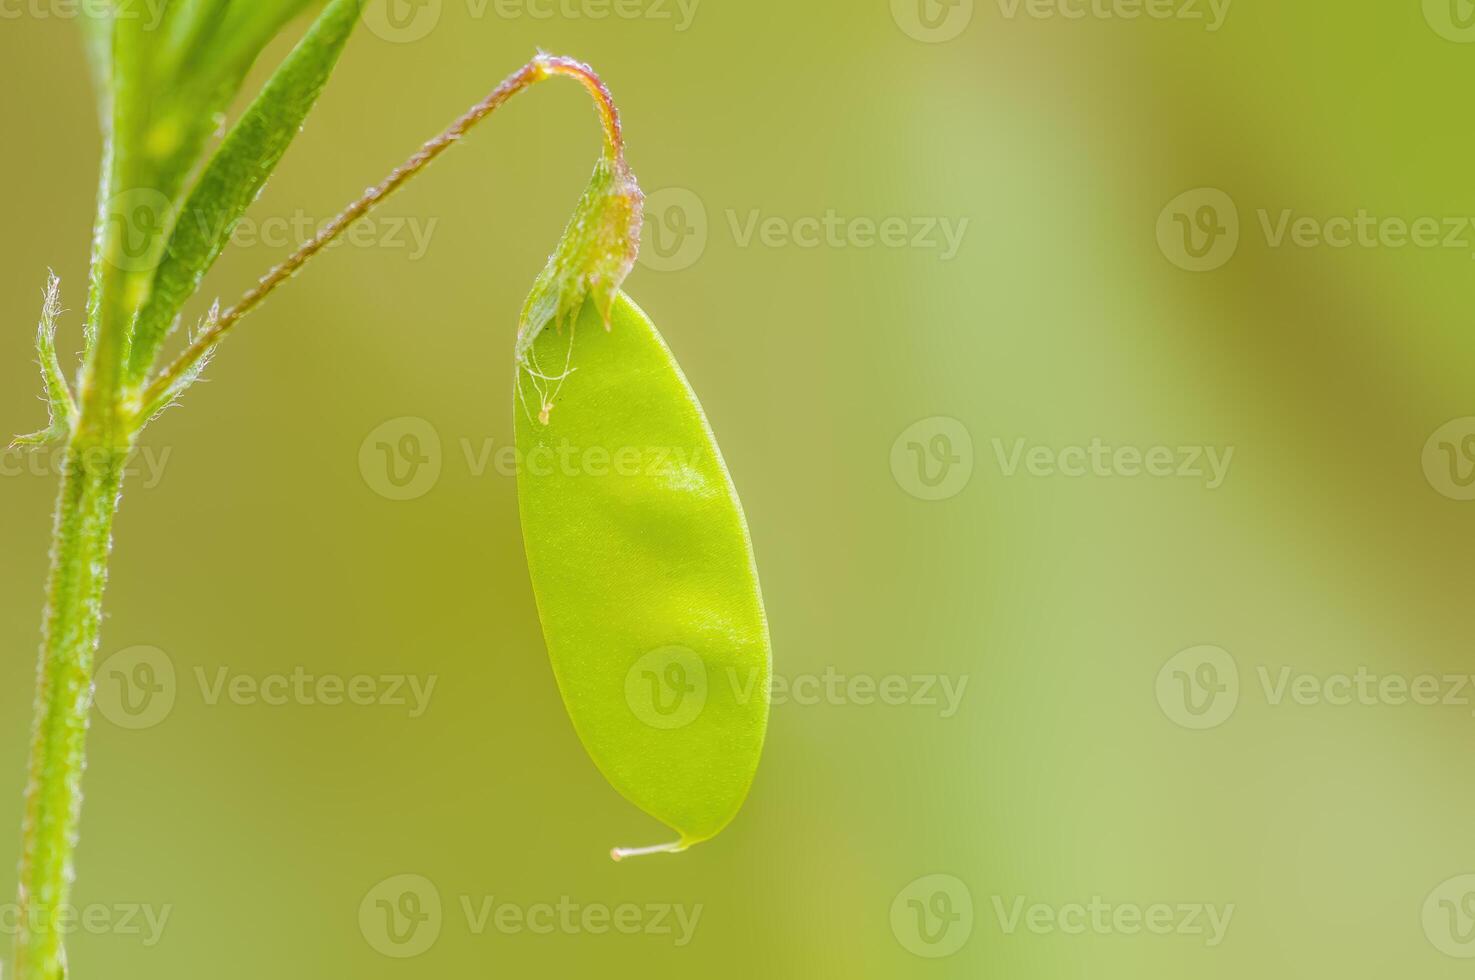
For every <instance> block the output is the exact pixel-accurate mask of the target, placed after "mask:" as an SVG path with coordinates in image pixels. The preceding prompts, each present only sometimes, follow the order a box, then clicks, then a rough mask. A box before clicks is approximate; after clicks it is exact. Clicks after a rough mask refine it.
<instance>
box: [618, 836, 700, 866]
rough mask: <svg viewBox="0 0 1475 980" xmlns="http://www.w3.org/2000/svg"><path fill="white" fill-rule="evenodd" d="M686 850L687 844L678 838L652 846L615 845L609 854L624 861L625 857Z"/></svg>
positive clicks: (675, 852) (677, 852)
mask: <svg viewBox="0 0 1475 980" xmlns="http://www.w3.org/2000/svg"><path fill="white" fill-rule="evenodd" d="M684 850H686V845H685V844H684V843H682V842H681V841H679V840H678V841H672V842H671V843H669V844H655V845H652V846H651V847H615V848H611V849H610V852H609V856H610V858H611V859H613V860H615V861H623V860H625V858H633V857H644V856H645V855H647V854H679V853H680V852H682V851H684Z"/></svg>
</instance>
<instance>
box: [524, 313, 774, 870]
mask: <svg viewBox="0 0 1475 980" xmlns="http://www.w3.org/2000/svg"><path fill="white" fill-rule="evenodd" d="M608 322H609V326H608V328H606V326H605V324H604V312H603V311H601V310H599V309H598V308H597V307H596V304H595V303H593V302H590V303H587V304H586V305H585V306H584V308H583V312H582V314H581V315H580V317H579V319H578V321H577V323H575V324H570V325H569V328H568V329H567V330H564V331H562V332H559V331H554V330H544V331H542V332H541V333H539V334H538V335H537V336H536V337H534V338H533V341H532V342H531V343H530V344H529V345H528V347H527V357H526V359H525V360H524V361H522V362H520V363H519V367H518V377H517V389H518V391H517V399H516V406H515V412H516V414H517V445H518V450H519V457H520V467H519V474H518V498H519V505H520V509H521V514H522V528H523V538H524V542H525V544H526V548H527V557H528V567H529V570H530V571H531V574H532V581H533V588H534V592H535V593H536V595H537V600H538V611H539V615H540V617H541V619H542V623H543V631H544V635H545V637H546V639H547V643H548V652H549V655H550V657H551V658H552V661H553V667H554V672H555V674H556V675H557V678H558V684H559V688H560V690H561V691H562V693H563V699H564V703H565V704H566V705H567V707H568V712H569V715H570V717H571V718H572V719H573V723H574V727H575V729H577V731H578V733H579V737H580V739H581V740H582V741H583V743H584V747H585V749H587V750H588V752H589V755H590V756H591V757H592V758H593V760H594V762H595V764H596V765H597V766H598V767H599V769H600V770H601V771H602V772H603V773H604V775H605V777H606V778H608V780H609V781H610V783H611V784H612V785H613V786H614V787H615V788H616V789H617V790H619V791H620V792H621V793H622V794H624V795H625V797H626V798H628V799H629V800H630V801H631V802H632V803H634V804H635V805H637V806H639V807H640V808H641V809H643V810H645V811H646V812H647V813H649V814H650V815H651V816H653V817H655V818H657V819H658V820H661V821H662V822H664V823H666V824H667V825H669V826H671V827H672V828H674V829H675V830H676V831H677V832H678V833H679V834H680V839H679V840H678V841H676V842H675V843H673V844H669V845H663V846H660V847H657V848H643V849H638V850H616V851H615V852H614V853H615V856H616V857H617V858H618V857H623V856H628V855H631V854H637V853H647V852H649V851H652V850H665V851H676V850H683V849H685V848H686V847H688V846H690V845H691V844H694V843H697V842H699V841H702V840H706V839H708V838H710V837H712V836H713V835H715V834H716V833H717V832H718V831H720V830H721V829H722V828H723V827H724V826H726V825H727V823H728V822H729V821H730V820H731V819H732V818H733V816H734V815H735V814H736V813H737V811H738V809H739V808H740V807H741V805H742V802H743V800H744V798H745V797H746V796H747V793H748V788H749V786H750V784H751V783H752V780H753V775H754V773H755V771H756V769H757V766H758V759H759V755H760V754H761V751H762V747H763V738H764V733H765V731H766V729H767V724H768V709H769V678H770V673H771V666H770V652H769V638H768V626H767V620H766V618H765V615H764V610H763V601H762V597H761V594H760V590H759V585H758V576H757V570H756V566H755V564H754V560H753V552H752V546H751V544H750V542H749V538H748V529H747V524H746V521H745V520H744V517H743V512H742V506H741V504H740V503H739V501H738V497H737V493H736V491H735V490H734V488H733V484H732V480H731V478H730V477H729V475H728V472H727V468H726V466H725V464H724V463H723V460H722V456H721V453H720V451H719V450H718V448H717V443H716V440H715V439H714V437H713V435H712V431H711V428H710V427H709V426H708V424H707V420H706V417H705V415H704V414H703V412H702V408H701V406H700V404H698V402H697V399H696V395H695V394H694V393H693V392H692V390H691V388H690V386H689V385H688V384H687V382H686V379H685V377H684V376H683V375H682V373H681V369H680V367H679V366H678V365H677V363H676V361H675V359H674V358H673V357H672V355H671V352H670V351H669V350H668V349H667V347H666V345H665V343H664V342H663V341H662V339H661V337H660V335H659V334H658V333H657V332H656V329H655V327H654V326H653V325H652V324H651V322H650V320H649V319H648V318H647V317H646V316H645V314H644V313H642V312H641V311H640V310H639V309H638V308H637V307H636V306H635V304H634V303H632V302H631V301H630V300H629V299H628V298H627V297H625V295H624V294H623V293H620V294H618V295H617V296H615V297H614V298H613V302H612V305H611V307H610V309H609V321H608ZM545 368H547V370H544V369H545ZM550 385H551V386H552V388H551V389H550V388H549V387H548V386H550ZM538 404H548V405H551V406H552V409H551V411H550V412H548V413H546V416H545V417H546V418H547V421H546V423H545V422H543V421H540V419H539V418H538V415H537V412H536V411H535V410H534V408H533V406H534V405H538Z"/></svg>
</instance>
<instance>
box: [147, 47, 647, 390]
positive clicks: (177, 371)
mask: <svg viewBox="0 0 1475 980" xmlns="http://www.w3.org/2000/svg"><path fill="white" fill-rule="evenodd" d="M553 75H562V76H565V77H568V78H572V79H574V80H576V81H578V82H580V83H582V84H583V86H584V87H585V88H586V89H588V90H589V93H590V94H591V95H592V96H593V97H594V103H595V108H596V110H597V111H598V112H599V118H600V122H601V124H602V125H603V127H604V152H605V154H606V155H607V156H609V157H611V158H615V157H619V156H620V155H621V154H622V153H623V152H624V145H625V141H624V135H623V133H622V131H621V128H620V113H619V110H618V109H617V108H616V107H615V103H614V100H613V98H611V96H610V93H609V89H608V88H606V87H605V84H604V82H603V81H601V80H600V78H599V76H598V75H596V74H595V73H594V71H593V69H591V68H590V67H589V66H588V65H586V64H584V63H582V62H579V61H575V60H574V59H572V58H563V57H554V56H551V55H538V57H536V58H534V59H533V60H532V61H530V62H528V63H527V64H526V65H523V66H522V67H521V68H519V69H518V70H517V71H515V72H513V73H512V74H511V75H509V76H508V77H507V78H505V79H504V80H503V81H502V83H501V84H500V85H498V86H497V87H496V88H494V89H493V90H492V91H491V93H490V94H488V95H487V97H486V98H484V99H482V100H481V101H480V102H478V103H477V104H476V105H474V106H472V107H471V108H470V109H468V110H467V111H466V112H465V114H463V115H462V116H461V117H460V118H459V119H457V120H456V121H455V122H453V123H452V124H451V125H450V127H449V128H447V129H446V130H445V132H443V133H441V134H440V135H439V136H436V137H435V138H433V139H431V140H429V141H427V142H426V143H425V144H424V145H423V146H421V147H420V149H419V150H418V151H416V153H415V155H414V156H412V157H410V158H409V159H408V160H406V161H405V162H404V163H403V164H401V165H400V166H399V167H397V168H396V169H395V170H394V171H393V172H392V173H390V175H389V176H388V177H386V178H384V180H383V181H381V182H380V183H379V184H378V185H377V186H375V187H372V188H370V189H369V190H368V191H366V192H365V193H364V196H363V197H361V198H359V199H358V200H356V201H354V202H353V203H352V204H350V205H349V206H348V207H347V208H345V209H344V210H343V213H341V214H340V215H338V217H336V218H334V219H333V220H332V221H331V222H329V223H328V224H327V225H325V226H324V227H323V228H322V230H320V231H319V232H318V234H317V235H316V236H315V237H314V238H313V239H312V240H311V241H309V242H307V243H306V244H305V245H303V246H302V247H301V248H299V249H298V250H297V251H296V252H295V253H293V254H292V255H291V256H289V257H288V258H287V259H286V260H284V261H283V262H282V263H281V264H280V265H278V266H276V268H274V269H272V270H271V271H270V272H268V273H267V274H266V275H265V276H262V277H261V279H260V280H259V281H258V282H257V283H256V285H255V286H253V287H252V288H251V289H250V290H248V291H247V292H246V294H245V295H243V296H242V297H241V298H240V300H238V301H237V302H236V304H235V305H234V306H232V307H231V308H230V309H228V310H226V311H225V312H224V313H221V314H220V316H219V317H218V318H217V319H216V320H215V322H214V323H213V324H212V325H211V326H210V327H208V328H207V329H205V330H202V331H201V332H200V335H199V336H198V337H196V338H195V340H194V342H193V343H191V344H190V346H189V347H188V348H187V349H186V350H185V351H184V353H182V354H180V355H179V357H178V358H176V359H175V360H174V362H173V363H172V364H170V365H169V366H168V367H167V368H165V369H164V370H163V371H162V372H161V373H160V374H159V376H158V377H157V378H156V379H155V380H154V382H153V383H152V384H151V385H150V386H149V388H148V390H147V391H146V392H144V395H143V399H142V402H143V404H144V405H151V404H155V403H157V402H161V401H167V400H168V398H169V395H170V392H171V391H173V390H174V388H175V387H176V386H177V385H178V384H179V382H180V380H181V379H183V378H185V377H187V376H188V375H189V372H190V370H191V369H192V368H194V367H195V365H197V364H199V363H200V361H201V360H202V359H203V358H205V357H206V356H207V355H208V354H209V353H210V352H211V351H212V350H214V349H215V347H216V345H218V344H219V343H220V341H221V340H222V339H224V337H225V335H226V334H227V333H228V332H229V331H230V329H231V328H232V327H234V326H235V325H236V323H237V322H238V321H239V320H240V319H241V318H242V317H244V316H245V315H246V314H247V313H250V312H251V311H252V310H254V309H255V308H256V307H257V306H258V305H260V303H261V301H262V300H264V299H266V297H267V296H269V295H271V293H272V291H273V290H275V289H276V288H277V287H278V286H280V285H281V284H282V283H284V282H286V281H287V280H288V279H291V278H292V277H293V276H294V275H296V274H297V272H298V270H299V269H301V268H302V267H303V266H304V265H306V264H307V261H308V260H309V259H311V258H312V257H313V256H314V255H316V254H318V253H319V252H321V251H322V250H323V249H324V248H326V247H327V246H328V245H329V244H331V243H332V242H333V240H334V239H336V238H337V237H338V236H339V235H341V234H343V232H344V231H345V230H346V229H347V228H348V227H349V226H350V225H352V224H353V223H354V222H355V221H357V220H358V219H359V218H362V217H363V216H364V215H366V214H368V213H369V212H370V211H371V210H373V209H374V207H375V206H377V205H378V204H380V203H381V202H383V201H384V200H385V199H386V198H387V197H389V195H391V194H393V193H394V192H395V191H396V190H398V189H399V188H400V187H401V186H402V185H403V184H404V183H405V182H406V181H408V180H409V179H410V178H411V177H414V176H415V175H416V174H418V173H420V171H422V170H424V169H425V168H426V167H427V166H429V165H430V163H431V161H433V160H434V159H435V158H436V157H438V156H440V155H441V154H442V153H444V152H445V151H446V150H448V149H450V148H451V147H452V146H454V145H455V144H456V142H457V141H458V140H459V139H460V138H461V137H462V136H465V135H466V134H467V133H468V132H469V131H470V130H471V128H472V127H473V126H475V125H476V124H477V123H479V122H481V121H482V120H483V119H485V118H486V117H487V116H489V115H491V114H492V113H493V112H494V111H496V110H497V109H498V108H499V107H501V106H502V105H503V104H504V103H505V102H507V101H508V100H509V99H511V98H512V97H513V96H514V95H516V94H517V93H519V92H522V91H524V90H525V89H528V88H530V87H531V86H533V85H535V84H536V83H538V82H541V81H543V80H544V79H545V78H548V77H550V76H553Z"/></svg>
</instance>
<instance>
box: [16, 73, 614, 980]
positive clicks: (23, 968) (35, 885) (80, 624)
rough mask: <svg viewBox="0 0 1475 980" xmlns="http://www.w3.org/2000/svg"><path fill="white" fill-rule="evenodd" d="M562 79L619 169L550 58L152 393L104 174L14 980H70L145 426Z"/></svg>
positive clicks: (45, 661) (38, 717)
mask: <svg viewBox="0 0 1475 980" xmlns="http://www.w3.org/2000/svg"><path fill="white" fill-rule="evenodd" d="M554 75H562V76H565V77H568V78H573V79H575V80H577V81H579V82H580V83H582V84H583V85H584V87H585V88H587V89H588V90H589V92H590V93H591V94H592V95H593V96H594V100H595V106H596V109H597V110H598V112H599V117H600V121H601V123H602V125H603V128H604V136H605V140H604V153H605V157H606V158H607V159H609V160H612V161H622V160H623V151H624V140H623V136H622V134H621V130H620V117H619V113H618V111H617V110H616V109H615V106H614V102H613V100H612V99H611V97H610V94H609V90H608V89H606V88H605V86H604V84H603V83H602V82H601V81H600V80H599V78H598V76H596V75H595V74H594V72H593V71H592V70H591V69H590V68H589V67H588V66H587V65H584V64H582V63H580V62H578V61H574V60H573V59H570V58H559V57H552V56H549V55H539V56H538V57H536V58H534V59H533V60H532V61H531V62H529V63H528V64H527V65H524V66H523V67H522V68H520V69H519V70H518V71H516V72H514V73H513V74H512V75H510V76H508V77H507V78H506V79H505V80H504V81H503V82H502V83H501V84H500V85H498V86H497V87H496V88H495V89H493V90H492V92H491V93H490V94H489V95H488V96H487V97H486V98H485V99H483V100H482V101H481V102H478V103H477V104H476V105H474V106H472V107H471V109H469V110H468V111H467V112H466V113H465V114H464V115H462V116H461V117H460V118H459V119H457V120H456V121H455V122H454V123H453V124H452V125H451V126H450V128H448V129H447V130H446V131H445V132H443V133H441V134H440V135H439V136H437V137H435V138H434V139H432V140H430V141H429V142H427V143H425V145H424V146H422V147H421V148H420V150H419V151H418V152H417V153H415V155H414V156H412V157H410V158H409V160H407V161H406V162H405V163H404V164H403V165H402V166H400V167H399V168H398V169H396V170H395V171H394V172H393V173H391V174H390V175H389V176H388V177H386V178H385V179H384V180H383V181H382V182H381V183H380V184H378V185H377V186H376V187H373V188H371V189H370V190H369V191H367V192H366V193H365V194H364V196H363V197H361V198H360V199H359V200H357V201H355V202H354V203H353V204H351V205H349V207H348V208H346V209H345V210H344V211H343V213H342V214H341V215H339V216H338V217H337V218H336V219H334V221H333V222H332V223H330V224H329V225H327V226H326V227H325V228H323V230H322V231H321V232H319V234H318V235H317V236H316V237H315V238H313V239H312V240H311V241H309V242H307V243H306V244H305V245H303V246H302V247H301V248H300V249H299V250H298V251H297V252H296V253H295V254H294V255H292V256H291V257H289V258H288V259H286V260H285V261H284V262H282V263H281V264H280V265H278V266H277V267H276V268H274V269H273V270H271V272H269V273H267V275H265V276H264V277H262V278H261V280H260V281H259V282H258V283H257V284H256V286H255V287H253V288H252V289H251V290H250V291H248V292H247V293H246V294H245V295H244V296H243V297H242V298H241V299H240V301H239V302H237V303H236V305H235V306H233V307H231V308H230V309H229V310H226V311H225V312H224V313H221V314H220V315H219V316H218V317H213V318H212V319H211V320H210V321H209V322H208V324H207V326H206V327H205V329H204V330H202V331H201V333H200V335H199V336H198V337H196V338H195V339H194V341H193V342H192V343H191V344H190V346H189V347H188V349H187V350H186V351H185V352H184V353H183V354H181V355H180V356H179V358H177V359H176V360H175V361H174V362H173V363H172V364H170V365H169V367H167V368H166V369H165V370H164V371H163V372H161V373H160V374H159V376H158V377H157V378H156V379H155V380H154V381H153V382H152V384H151V385H150V386H149V387H148V388H147V390H145V391H144V392H142V393H140V392H138V391H136V390H128V389H127V388H126V386H125V385H124V384H123V380H122V378H123V376H122V373H121V365H122V364H123V362H124V360H125V359H126V358H127V356H128V346H129V341H130V338H129V335H128V331H129V325H130V322H131V321H130V318H131V315H132V314H131V313H130V312H129V311H131V310H136V308H137V305H138V304H137V299H138V295H139V283H140V282H141V281H142V279H141V276H140V275H139V274H132V273H129V272H127V271H126V269H125V265H126V263H123V262H121V261H120V260H119V253H120V250H121V248H122V242H121V239H120V237H119V236H120V235H121V234H123V229H122V227H121V225H120V224H119V223H118V222H115V221H111V220H110V214H109V212H108V208H107V205H106V199H107V197H108V190H109V183H108V181H109V178H110V175H111V164H110V162H108V161H105V162H104V167H103V172H104V183H103V187H102V193H101V194H100V201H101V202H102V203H100V205H99V216H98V226H97V230H96V234H95V237H94V249H93V263H92V277H91V287H92V288H91V290H90V295H89V298H88V316H87V320H88V353H87V359H86V365H85V367H84V370H83V372H82V380H81V391H80V392H79V398H78V402H79V404H78V405H77V417H76V419H75V420H74V424H72V425H71V426H70V427H69V429H70V433H69V441H68V445H67V450H66V452H67V457H66V467H65V471H64V474H63V478H62V486H61V492H60V495H59V498H58V501H57V508H56V524H55V529H54V534H53V542H52V555H51V559H52V565H51V572H50V577H49V580H48V586H47V598H48V603H47V608H46V615H45V620H44V624H43V631H44V638H43V642H42V645H41V657H40V666H39V669H38V684H37V694H36V713H35V722H34V728H33V734H32V742H31V759H30V769H29V774H30V779H29V782H28V785H27V788H26V798H25V822H24V827H23V831H22V833H23V841H22V858H21V866H20V891H19V904H18V916H17V931H16V937H15V968H14V971H13V974H12V977H13V978H14V980H64V978H65V976H66V956H65V951H64V949H63V942H62V940H63V935H62V933H63V930H64V927H65V922H64V921H63V920H60V919H59V916H60V915H62V914H64V913H65V910H66V908H67V903H68V901H69V899H70V894H71V885H72V880H73V863H72V861H73V852H74V850H75V848H76V844H77V836H78V825H79V821H80V817H81V811H82V772H83V769H84V766H85V759H86V736H87V719H88V713H89V711H90V709H91V704H92V671H93V658H94V654H95V653H96V650H97V644H98V637H99V632H100V628H101V623H102V599H103V590H104V586H105V585H106V582H107V569H108V555H109V551H110V549H111V540H112V526H113V518H114V515H115V514H116V511H117V505H118V498H119V494H120V492H121V489H122V482H123V472H124V467H125V465H126V461H127V458H128V455H129V453H130V452H131V450H132V448H133V446H134V444H135V440H136V439H137V434H138V430H139V428H141V426H142V425H143V424H144V423H146V422H147V420H148V418H149V417H150V414H151V412H152V410H153V408H154V407H156V406H159V405H162V404H165V403H167V402H168V400H169V398H170V397H171V396H172V394H174V393H175V392H176V391H177V389H178V388H179V386H180V385H181V383H182V382H185V381H187V380H188V379H189V378H190V377H192V372H194V371H197V370H198V368H199V367H200V366H201V365H202V363H203V361H204V359H205V358H207V357H208V356H209V355H210V354H211V353H212V352H213V351H214V350H215V348H216V346H217V345H218V344H219V343H220V341H221V339H222V338H223V337H224V336H225V334H226V333H227V332H229V330H230V329H231V328H232V327H233V326H234V325H235V324H236V323H237V322H238V321H239V320H240V319H241V318H242V317H244V316H245V315H246V314H247V313H249V312H251V311H252V310H253V309H255V308H256V307H257V306H258V305H260V303H261V302H262V301H263V300H264V299H266V297H267V296H268V295H270V294H271V292H272V291H273V290H275V289H276V288H277V286H279V285H281V284H282V283H283V282H285V281H286V280H288V279H290V278H292V276H293V275H295V274H296V273H297V271H298V270H300V269H301V268H302V267H303V265H305V264H306V263H307V261H308V260H309V259H311V258H312V257H313V256H314V255H316V254H317V253H318V252H320V251H322V250H323V248H325V247H326V246H327V245H328V244H330V243H331V242H332V241H333V240H334V239H336V238H337V237H338V236H339V235H340V234H342V233H343V232H344V231H345V230H346V229H347V228H348V227H349V226H350V225H352V224H353V222H355V221H356V220H358V219H359V218H361V217H363V216H364V215H365V214H367V213H368V212H369V211H371V210H372V209H373V208H374V207H375V206H376V205H378V204H379V203H380V202H381V201H383V200H384V199H385V198H387V197H388V196H389V195H390V194H392V193H393V192H394V191H395V190H397V189H398V188H399V187H400V186H401V185H402V184H404V183H405V182H406V181H408V180H409V179H410V178H411V177H413V176H415V175H416V174H417V173H419V172H421V171H422V170H424V169H425V167H426V166H428V165H429V164H430V162H431V161H433V160H434V159H435V158H436V157H438V156H439V155H440V154H441V153H443V152H445V151H446V150H447V149H449V148H450V147H451V146H452V145H454V144H455V143H456V141H457V140H459V139H460V138H461V137H462V136H464V135H465V134H466V133H467V132H468V131H469V130H470V129H471V128H472V127H473V126H475V125H476V124H477V123H478V122H480V121H481V120H482V119H484V118H486V117H487V116H488V115H490V114H491V113H492V112H493V111H495V110H496V109H497V108H498V107H499V106H501V105H502V104H503V103H505V102H506V101H507V100H508V99H510V98H512V96H514V95H516V94H517V93H518V92H521V91H523V90H525V89H527V88H529V87H531V86H532V85H534V84H536V83H537V82H540V81H543V80H544V79H546V78H549V77H552V76H554Z"/></svg>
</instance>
